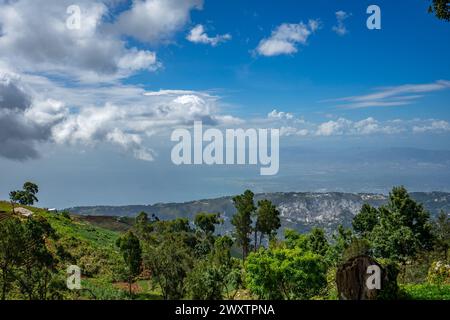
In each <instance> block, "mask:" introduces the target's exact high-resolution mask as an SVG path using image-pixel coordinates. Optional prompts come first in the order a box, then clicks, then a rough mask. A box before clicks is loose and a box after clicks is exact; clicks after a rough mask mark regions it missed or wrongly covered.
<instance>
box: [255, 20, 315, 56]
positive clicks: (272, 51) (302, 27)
mask: <svg viewBox="0 0 450 320" xmlns="http://www.w3.org/2000/svg"><path fill="white" fill-rule="evenodd" d="M319 26H320V22H319V20H309V22H308V23H307V24H305V23H303V22H300V23H298V24H288V23H283V24H281V25H280V26H278V27H277V28H276V29H275V30H273V31H272V34H271V35H270V37H269V38H265V39H262V40H261V41H260V42H259V45H258V47H257V48H256V52H257V53H258V54H259V55H262V56H267V57H270V56H277V55H282V54H293V53H296V52H297V51H298V45H299V44H300V45H305V44H306V43H307V40H308V38H309V37H310V35H311V34H312V33H314V32H315V31H316V30H318V29H319Z"/></svg>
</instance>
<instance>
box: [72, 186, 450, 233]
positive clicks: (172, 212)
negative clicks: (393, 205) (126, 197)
mask: <svg viewBox="0 0 450 320" xmlns="http://www.w3.org/2000/svg"><path fill="white" fill-rule="evenodd" d="M411 196H412V197H413V198H414V199H416V200H417V201H419V202H421V203H423V205H424V207H425V208H426V209H427V210H428V211H429V212H430V213H431V215H432V216H436V215H437V214H438V213H439V212H440V211H441V210H444V211H445V212H450V193H446V192H413V193H411ZM260 199H269V200H271V201H272V202H273V203H274V204H275V205H276V206H277V207H278V209H279V210H280V213H281V217H282V226H283V227H289V228H293V229H296V230H298V231H305V230H309V229H311V228H312V227H314V226H319V227H323V228H325V229H326V230H327V231H333V230H334V229H335V228H336V227H337V225H339V224H343V225H344V226H349V225H350V224H351V220H352V218H353V216H354V215H355V214H356V213H357V212H358V211H359V210H360V208H361V206H362V205H363V204H364V203H369V204H371V205H373V206H380V205H382V204H385V203H386V201H387V196H386V195H382V194H371V193H358V194H355V193H339V192H330V193H313V192H288V193H285V192H278V193H264V194H258V195H256V196H255V200H256V201H258V200H260ZM68 210H70V212H72V213H76V214H81V215H93V216H96V215H103V216H128V217H131V216H135V215H136V214H137V213H139V212H141V211H145V212H147V213H150V214H156V215H157V216H158V217H159V218H160V219H173V218H176V217H186V218H189V219H192V218H193V217H194V216H195V214H196V213H198V212H202V211H204V212H220V213H221V214H222V217H223V218H224V220H225V222H224V225H223V227H222V228H223V229H222V231H228V230H230V229H231V225H230V218H231V216H232V215H233V214H234V213H235V208H234V206H233V202H232V198H231V197H222V198H217V199H207V200H198V201H191V202H185V203H157V204H153V205H129V206H92V207H74V208H69V209H68Z"/></svg>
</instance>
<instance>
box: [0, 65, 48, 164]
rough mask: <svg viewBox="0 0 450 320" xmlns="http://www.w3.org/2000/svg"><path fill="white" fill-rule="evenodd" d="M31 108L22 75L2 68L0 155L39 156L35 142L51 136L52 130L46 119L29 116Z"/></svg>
mask: <svg viewBox="0 0 450 320" xmlns="http://www.w3.org/2000/svg"><path fill="white" fill-rule="evenodd" d="M41 106H44V103H43V104H41ZM32 108H33V107H32V100H31V97H30V96H29V94H28V93H27V92H26V88H24V86H23V85H22V83H21V81H20V78H19V77H17V76H16V75H9V74H5V73H2V72H0V142H1V145H0V146H1V147H0V156H2V157H5V158H9V159H30V158H36V157H37V156H38V152H37V150H36V144H37V143H38V142H42V141H46V140H47V139H49V137H50V135H51V132H50V128H49V127H48V126H47V121H43V122H40V121H34V120H33V119H32V118H29V117H28V113H29V112H30V110H32ZM36 120H39V118H38V119H36Z"/></svg>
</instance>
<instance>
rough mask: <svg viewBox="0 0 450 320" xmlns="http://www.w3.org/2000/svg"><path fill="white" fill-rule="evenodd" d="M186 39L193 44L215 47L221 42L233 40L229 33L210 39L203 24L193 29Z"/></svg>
mask: <svg viewBox="0 0 450 320" xmlns="http://www.w3.org/2000/svg"><path fill="white" fill-rule="evenodd" d="M186 39H187V40H189V41H190V42H193V43H203V44H210V45H212V46H213V47H215V46H217V45H218V44H219V43H221V42H225V41H228V40H231V35H230V34H229V33H226V34H222V35H216V36H214V37H210V36H208V34H207V33H206V31H205V27H204V26H203V25H201V24H198V25H196V26H195V27H194V28H192V29H191V31H190V32H189V34H188V35H187V37H186Z"/></svg>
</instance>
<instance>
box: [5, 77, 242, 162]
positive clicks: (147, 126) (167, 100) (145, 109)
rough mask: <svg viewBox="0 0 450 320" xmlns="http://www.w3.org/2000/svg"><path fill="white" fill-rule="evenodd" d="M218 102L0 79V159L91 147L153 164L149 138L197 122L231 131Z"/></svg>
mask: <svg viewBox="0 0 450 320" xmlns="http://www.w3.org/2000/svg"><path fill="white" fill-rule="evenodd" d="M218 100H219V98H218V97H216V96H212V95H210V94H208V93H206V92H196V91H187V90H160V91H155V92H147V91H145V90H144V89H142V88H141V87H138V86H130V85H121V84H113V85H108V86H99V87H93V86H90V85H87V86H77V87H73V88H67V87H65V86H63V85H61V84H59V83H58V82H55V81H51V80H49V79H48V78H46V77H42V76H36V75H22V76H20V77H19V76H18V75H15V74H10V73H5V72H2V73H0V138H1V146H2V148H0V156H3V157H7V158H12V159H29V158H35V157H37V156H38V155H39V153H38V152H37V147H38V146H39V143H43V142H49V143H56V144H61V145H72V146H87V147H95V146H96V145H98V144H111V145H113V146H116V147H117V148H119V150H122V152H126V153H129V154H131V155H132V156H134V157H135V158H137V159H140V160H145V161H152V160H153V159H154V158H155V156H156V152H155V151H154V150H153V149H152V147H151V145H149V144H150V142H149V138H150V137H151V136H154V135H156V134H165V133H167V130H170V129H171V128H173V127H176V126H190V125H192V124H193V122H194V121H196V120H201V121H203V122H204V123H205V125H214V126H220V125H235V124H238V123H242V120H240V119H238V118H235V117H233V116H231V115H227V114H222V113H221V110H220V107H219V104H218Z"/></svg>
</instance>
